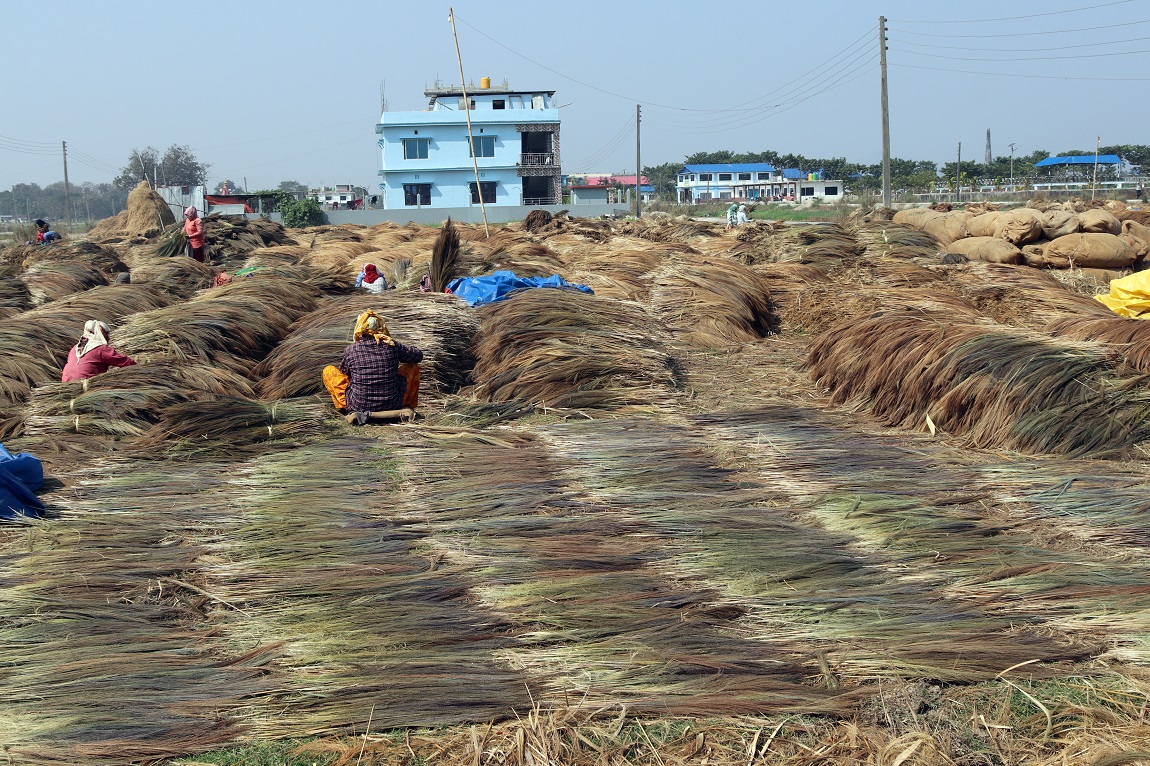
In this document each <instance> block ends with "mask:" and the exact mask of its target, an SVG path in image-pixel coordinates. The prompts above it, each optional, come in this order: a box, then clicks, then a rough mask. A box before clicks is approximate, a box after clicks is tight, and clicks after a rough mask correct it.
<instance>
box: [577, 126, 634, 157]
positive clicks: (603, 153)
mask: <svg viewBox="0 0 1150 766" xmlns="http://www.w3.org/2000/svg"><path fill="white" fill-rule="evenodd" d="M633 128H634V122H633V121H631V120H627V121H625V122H624V123H623V127H621V128H620V129H619V130H618V131H616V132H615V134H614V135H612V136H611V138H609V139H607V141H606V143H604V144H603V146H601V147H600V148H599V149H598V150H597V151H596V152H594V153H593V154H590V155H588V156H587V157H585V158H584V159H582V160H580V161H578V162H576V163H574V165H575V167H588V166H590V165H594V164H595V163H597V162H600V161H602V160H605V159H606V158H607V157H608V156H610V154H611V153H612V152H614V151H615V149H617V148H618V146H619V144H621V143H622V142H623V140H624V139H625V138H628V137H629V136H630V135H631V132H632V130H633Z"/></svg>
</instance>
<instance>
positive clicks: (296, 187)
mask: <svg viewBox="0 0 1150 766" xmlns="http://www.w3.org/2000/svg"><path fill="white" fill-rule="evenodd" d="M276 189H278V190H279V191H282V192H287V193H288V194H307V193H308V188H307V184H301V183H300V182H299V181H280V183H279V186H277V187H276Z"/></svg>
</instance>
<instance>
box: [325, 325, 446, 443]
mask: <svg viewBox="0 0 1150 766" xmlns="http://www.w3.org/2000/svg"><path fill="white" fill-rule="evenodd" d="M421 361H423V352H422V351H420V350H419V349H418V348H416V347H415V346H405V345H403V344H402V343H397V342H396V341H395V339H394V338H392V337H391V334H390V332H389V331H388V329H387V323H386V322H384V320H383V317H381V316H379V315H378V314H376V313H375V312H374V311H370V310H369V311H365V312H363V313H362V314H360V315H359V318H358V319H357V320H356V322H355V332H354V340H353V342H352V344H351V345H350V346H348V347H347V348H346V349H344V352H343V359H341V360H340V363H339V365H338V366H329V367H327V368H325V369H324V371H323V381H324V385H325V386H326V387H327V390H328V391H329V392H330V393H331V395H332V401H333V403H334V404H335V406H336V407H337V408H340V409H346V410H347V411H348V414H347V422H349V423H357V424H359V425H363V424H364V423H366V422H367V421H368V419H369V418H372V417H375V418H401V419H409V418H411V417H413V416H414V415H415V412H414V404H415V402H416V399H415V397H416V396H417V394H418V390H419V362H421ZM401 367H407V368H408V370H407V372H408V375H406V376H405V375H404V372H403V371H401V369H400V368H401ZM341 395H342V396H341ZM341 398H342V400H343V401H342V406H341V401H340V400H341Z"/></svg>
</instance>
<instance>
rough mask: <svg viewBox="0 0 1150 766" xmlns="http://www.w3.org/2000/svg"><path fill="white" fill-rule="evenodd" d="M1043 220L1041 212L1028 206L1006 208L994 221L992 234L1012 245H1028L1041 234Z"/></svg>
mask: <svg viewBox="0 0 1150 766" xmlns="http://www.w3.org/2000/svg"><path fill="white" fill-rule="evenodd" d="M1044 220H1045V219H1044V218H1043V217H1042V214H1041V213H1039V212H1038V211H1037V210H1032V209H1031V208H1028V207H1020V208H1018V209H1017V210H1008V211H1007V212H1005V213H1002V214H1001V215H1000V216H998V220H996V221H995V222H994V236H996V237H998V238H999V239H1003V240H1006V241H1007V242H1009V243H1010V244H1012V245H1018V246H1020V247H1021V246H1022V245H1029V244H1030V243H1031V242H1033V241H1035V240H1036V239H1039V238H1040V237H1041V236H1042V224H1043V221H1044Z"/></svg>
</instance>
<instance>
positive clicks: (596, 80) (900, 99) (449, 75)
mask: <svg viewBox="0 0 1150 766" xmlns="http://www.w3.org/2000/svg"><path fill="white" fill-rule="evenodd" d="M449 7H451V6H450V4H449V3H438V2H436V1H435V0H420V2H394V1H393V0H374V2H342V3H315V2H302V1H300V0H279V1H278V2H265V1H263V0H249V1H247V2H242V1H233V2H216V1H215V0H205V1H204V2H198V3H171V2H163V3H159V2H154V1H153V2H146V3H145V2H127V1H125V0H105V2H101V3H93V2H91V0H82V1H75V0H46V2H45V3H44V4H43V5H41V4H38V3H15V2H13V3H6V4H5V7H4V9H3V10H2V11H0V18H3V21H4V26H5V28H6V29H7V30H8V34H6V35H5V41H4V49H5V55H4V60H5V62H6V64H7V66H6V67H5V69H6V73H5V76H4V78H3V83H4V84H3V86H2V90H3V93H4V97H5V98H4V100H5V108H4V109H3V110H0V189H4V188H8V187H10V186H12V185H13V184H17V183H39V184H41V185H47V184H50V183H55V182H57V181H62V180H63V161H62V156H61V154H62V153H61V142H62V141H67V144H68V151H69V161H68V172H69V180H70V181H71V182H72V183H82V182H85V181H91V182H94V183H104V182H110V181H111V180H112V179H113V178H114V177H115V176H116V175H117V174H118V172H119V169H120V168H122V167H123V166H124V165H125V164H127V159H128V156H129V154H130V152H131V151H132V150H133V149H134V148H144V147H147V146H153V147H155V148H157V149H159V150H160V151H161V152H163V151H164V150H165V149H166V148H167V147H169V146H171V145H173V144H177V145H181V146H184V145H186V146H188V147H190V149H191V150H192V152H193V153H194V154H195V155H196V156H197V158H198V159H199V160H200V161H201V162H206V163H208V164H209V165H210V171H209V183H210V185H212V186H213V187H214V186H215V184H216V183H218V182H219V181H221V180H223V179H224V178H228V179H231V180H232V181H233V182H236V183H239V184H240V185H244V183H245V179H246V186H247V188H248V189H250V190H255V189H260V188H270V187H275V186H276V185H277V184H279V183H280V182H281V181H298V182H301V183H305V184H308V185H309V186H317V185H319V184H321V183H326V184H334V183H352V184H356V185H362V186H367V187H369V188H371V187H374V186H375V184H377V183H378V178H377V176H376V174H377V171H378V169H379V151H378V148H377V146H376V140H377V136H376V135H375V125H376V123H377V121H378V119H379V115H380V111H381V110H380V105H381V93H382V94H383V95H385V96H386V100H387V104H388V107H389V109H390V110H392V111H409V110H420V109H423V108H425V107H426V106H427V98H426V97H425V96H424V95H423V91H424V89H425V88H427V87H431V86H433V85H434V84H435V82H436V81H440V82H441V83H443V84H444V85H454V84H458V83H459V80H460V77H459V65H458V63H457V61H456V56H455V47H454V43H453V40H452V32H451V24H450V23H449V20H448V9H449ZM454 12H455V17H456V27H457V30H458V37H459V47H460V50H461V53H462V60H463V68H464V74H465V75H466V78H467V80H468V81H473V82H475V83H478V82H479V80H480V78H481V77H484V76H488V77H491V78H492V80H493V81H494V82H495V83H501V82H502V81H503V80H505V79H506V80H507V81H508V83H509V85H510V86H511V87H512V88H515V89H523V90H533V89H545V90H554V91H556V94H555V99H556V102H557V103H558V104H559V105H560V107H561V109H560V116H561V119H562V133H561V141H562V143H561V146H562V158H561V159H562V165H563V169H564V171H565V172H568V173H593V172H616V173H622V172H633V171H634V167H635V128H634V122H635V105H636V103H639V104H641V108H642V129H641V139H642V164H644V165H655V164H661V163H665V162H681V161H682V160H683V159H684V158H685V157H686V156H687V155H689V154H692V153H694V152H699V151H713V150H720V149H729V150H732V151H763V150H767V149H772V150H774V151H777V152H779V153H783V154H785V153H795V154H803V155H806V156H808V157H846V158H847V159H848V160H850V161H854V162H863V163H877V162H879V161H880V160H881V157H882V134H881V110H880V77H879V64H878V19H879V16H880V15H881V16H885V17H886V18H887V20H888V21H887V27H888V36H889V42H888V57H889V61H888V63H889V98H890V129H891V153H892V155H893V156H895V157H899V158H904V159H927V160H934V161H936V162H939V163H943V162H950V161H952V160H953V159H954V157H955V155H956V153H957V148H958V144H959V142H961V143H962V152H963V157H964V158H965V159H975V160H981V159H982V158H983V156H984V152H985V142H986V130H987V129H988V128H989V129H990V130H991V136H992V142H993V150H994V154H995V156H1001V155H1007V154H1008V153H1009V151H1010V150H1009V149H1008V145H1009V144H1011V143H1013V144H1014V145H1015V153H1016V155H1025V154H1028V153H1030V152H1031V151H1034V150H1035V149H1048V150H1050V151H1053V152H1058V151H1061V150H1064V149H1086V150H1088V149H1092V148H1093V147H1094V143H1095V141H1096V140H1097V139H1098V138H1101V142H1102V145H1104V146H1105V145H1113V144H1136V143H1150V135H1147V133H1148V131H1150V120H1148V119H1147V118H1148V117H1150V114H1148V112H1150V102H1147V100H1146V99H1145V98H1144V97H1142V95H1141V94H1144V93H1145V92H1146V91H1147V87H1148V86H1150V1H1148V0H1095V1H1094V2H1091V0H966V1H965V2H963V3H939V2H923V1H922V0H917V1H912V0H882V1H879V2H874V1H872V0H818V1H817V2H810V1H809V0H808V1H805V2H778V1H777V0H774V1H768V0H761V1H760V2H749V3H727V4H714V3H704V2H689V1H688V0H661V1H660V2H653V1H652V2H648V1H647V0H579V2H547V3H540V2H528V1H527V0H482V1H480V0H456V1H455V3H454Z"/></svg>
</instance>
